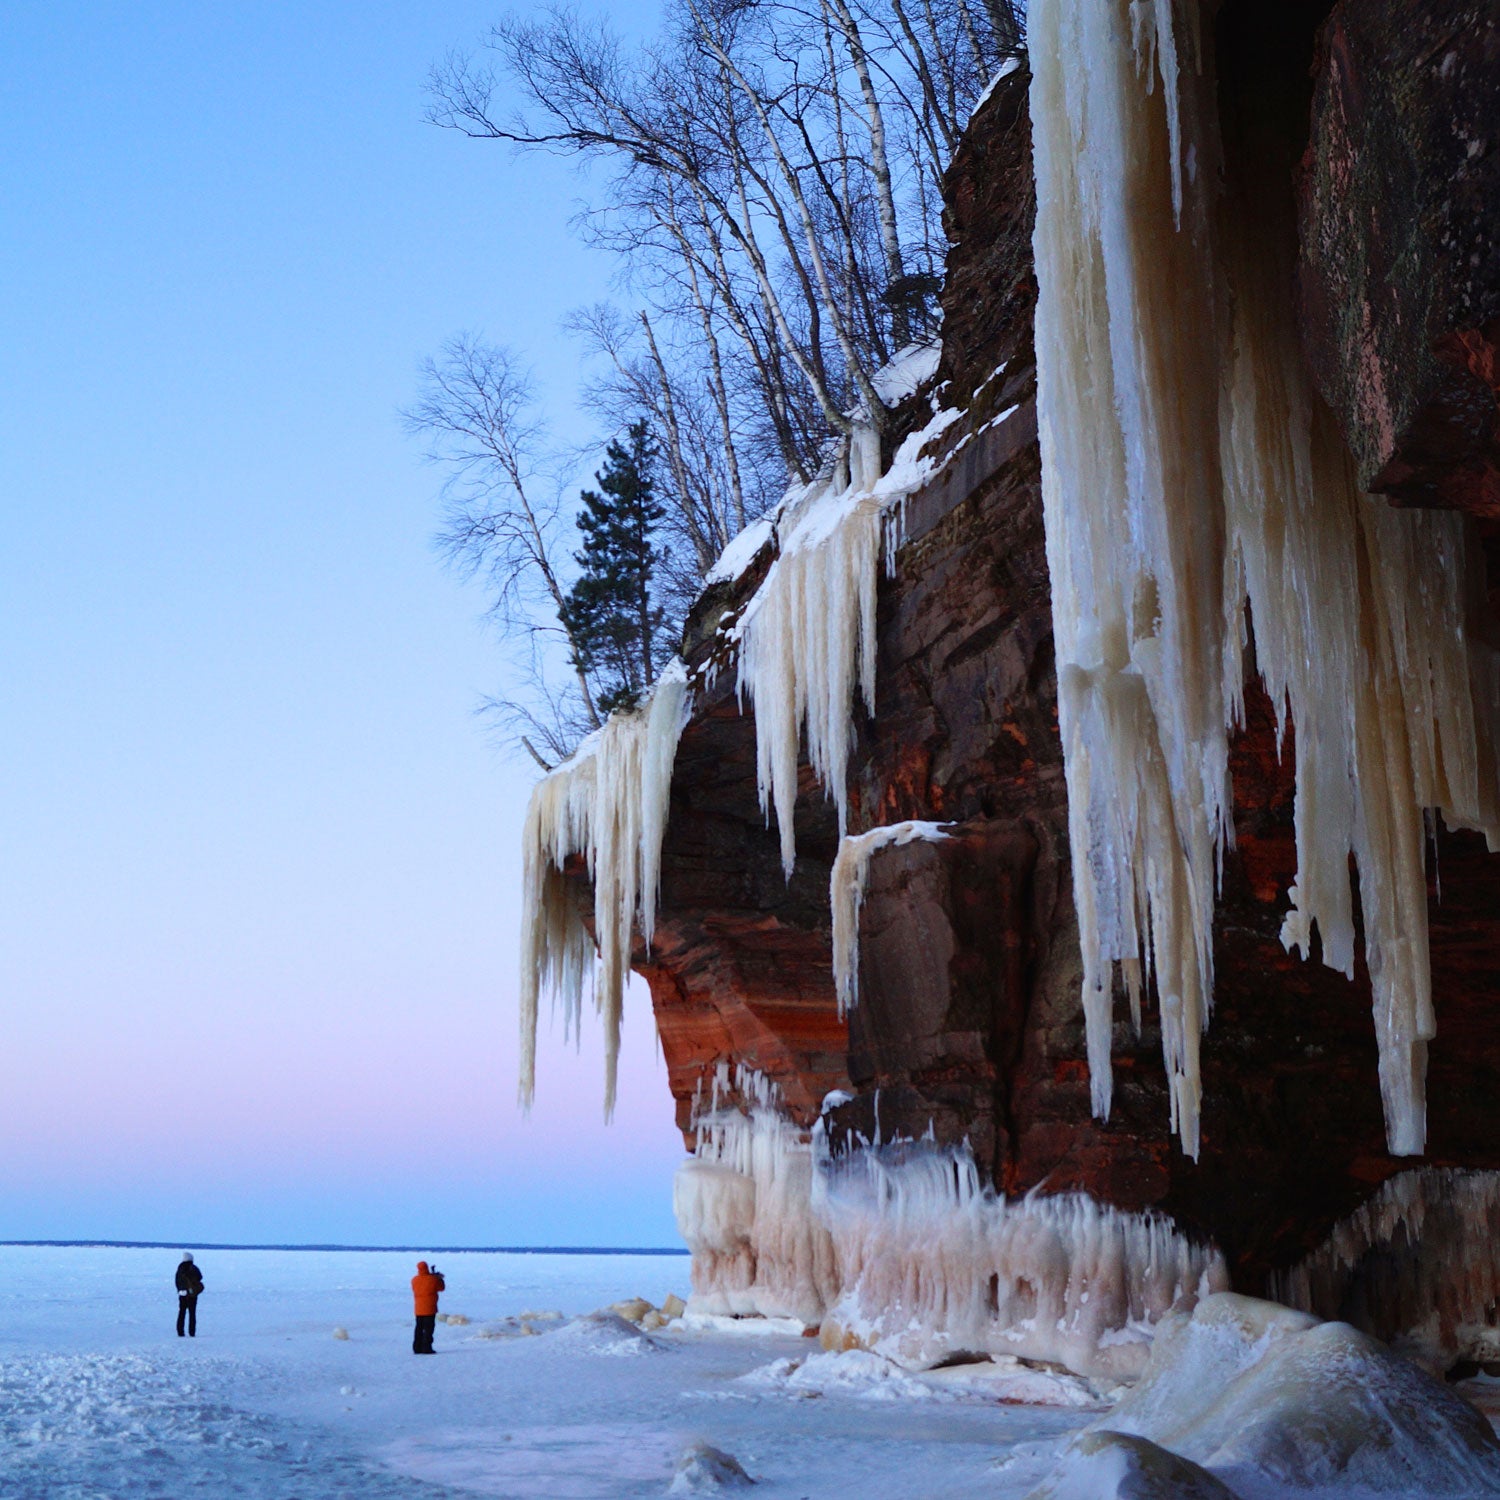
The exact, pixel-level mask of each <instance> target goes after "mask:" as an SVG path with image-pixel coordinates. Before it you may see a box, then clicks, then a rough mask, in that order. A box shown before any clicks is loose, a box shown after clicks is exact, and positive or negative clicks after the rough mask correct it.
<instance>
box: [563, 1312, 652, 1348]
mask: <svg viewBox="0 0 1500 1500" xmlns="http://www.w3.org/2000/svg"><path fill="white" fill-rule="evenodd" d="M552 1339H553V1341H554V1342H556V1343H564V1344H569V1345H572V1346H573V1347H574V1348H575V1349H577V1351H578V1352H579V1353H581V1354H611V1355H638V1354H659V1353H660V1352H661V1350H662V1348H663V1346H662V1345H661V1344H659V1343H658V1342H657V1341H656V1340H655V1339H654V1338H652V1337H651V1336H650V1335H649V1334H645V1333H642V1332H641V1330H640V1329H639V1328H637V1327H635V1325H634V1324H632V1323H627V1322H626V1321H625V1319H624V1318H622V1317H620V1315H619V1314H618V1313H612V1312H605V1311H601V1312H592V1313H585V1314H584V1315H583V1317H581V1318H574V1319H573V1320H572V1322H570V1323H565V1324H564V1325H563V1326H562V1327H561V1328H559V1329H558V1330H557V1332H556V1333H554V1334H553V1335H552Z"/></svg>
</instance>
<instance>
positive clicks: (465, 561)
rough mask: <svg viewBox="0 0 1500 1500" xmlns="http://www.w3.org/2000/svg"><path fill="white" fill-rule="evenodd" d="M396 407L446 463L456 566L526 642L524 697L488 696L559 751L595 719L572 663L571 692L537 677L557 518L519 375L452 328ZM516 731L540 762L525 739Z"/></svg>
mask: <svg viewBox="0 0 1500 1500" xmlns="http://www.w3.org/2000/svg"><path fill="white" fill-rule="evenodd" d="M403 417H404V423H405V426H406V429H407V431H408V432H409V433H411V434H412V435H413V436H417V437H422V438H424V439H426V440H427V442H428V449H427V457H428V459H429V461H430V462H432V463H435V464H438V465H440V466H441V467H442V468H444V469H445V470H446V471H447V479H446V480H445V482H444V485H443V498H444V503H445V509H446V521H445V525H444V527H443V530H442V531H441V533H440V534H439V538H438V540H439V545H440V546H441V547H442V549H443V551H444V552H445V554H446V555H447V557H448V558H449V560H450V561H451V562H452V563H453V564H454V565H455V566H456V567H457V568H458V569H459V570H460V572H462V573H463V574H465V575H467V576H470V577H473V576H480V577H482V578H483V579H484V581H485V582H486V583H487V584H488V586H489V589H490V592H491V598H492V603H491V606H490V608H491V612H492V614H493V615H494V617H495V618H496V620H497V621H498V622H499V624H500V626H501V628H502V629H503V630H504V631H505V632H506V633H507V634H508V635H511V636H513V637H515V636H519V637H523V638H524V639H525V640H526V642H527V645H528V657H529V660H528V665H527V670H526V672H525V674H524V676H525V682H526V688H527V690H528V693H529V695H530V696H531V697H532V698H533V699H534V700H535V701H534V702H533V703H530V704H528V703H527V701H526V698H525V697H520V698H516V699H497V700H495V701H494V704H493V706H494V707H495V708H496V709H498V710H499V711H500V712H501V713H502V715H503V716H505V717H506V718H507V719H508V720H511V721H514V722H517V723H522V724H525V725H526V726H527V727H529V728H530V729H531V730H532V731H533V732H534V733H536V734H537V735H538V736H539V737H540V738H541V739H542V741H543V744H544V745H545V747H546V749H547V750H548V752H549V753H550V754H551V755H552V756H553V758H554V760H556V759H560V758H562V757H563V756H565V755H567V754H568V753H570V752H571V750H572V747H573V745H574V744H576V743H577V740H578V738H579V737H580V735H581V734H582V733H584V732H586V731H587V730H588V729H590V728H594V727H597V726H598V724H599V722H600V718H599V713H598V710H597V709H596V708H595V705H594V694H593V691H592V687H591V685H590V683H589V680H588V677H587V675H586V674H585V673H584V672H583V671H582V670H581V669H579V668H577V667H576V666H575V667H574V669H573V691H572V692H571V693H559V692H558V691H557V690H556V689H555V688H553V687H552V685H551V684H550V682H549V681H548V678H547V668H548V666H549V656H550V654H551V653H549V651H548V649H547V646H548V642H549V640H550V641H552V642H554V643H555V644H556V645H558V646H563V647H567V646H570V645H571V643H570V642H569V640H568V632H567V627H566V620H567V594H568V589H567V580H566V579H565V577H564V575H563V572H562V567H563V565H564V563H565V560H566V551H565V549H564V547H563V545H562V539H561V534H562V531H563V527H564V522H565V518H564V516H563V514H562V491H561V488H560V487H559V486H558V485H557V483H556V481H555V478H554V476H553V475H552V474H551V473H549V469H550V468H552V467H553V459H552V455H551V454H550V453H549V451H548V445H547V438H546V430H545V427H544V425H543V424H542V422H541V421H540V420H539V419H538V417H537V416H536V413H535V400H534V396H533V392H532V387H531V381H530V378H529V377H528V376H527V375H526V373H525V372H524V371H522V370H520V369H518V368H517V365H516V363H515V360H514V357H513V356H512V355H511V354H510V352H509V351H508V350H506V349H502V348H496V347H494V346H492V345H488V344H485V343H483V342H481V341H480V340H479V339H477V338H475V337H472V336H470V335H460V336H459V337H457V338H454V339H450V340H449V342H448V343H447V344H446V345H444V347H443V352H442V355H441V357H440V358H438V359H429V360H426V361H425V362H424V363H423V365H422V372H421V389H420V392H419V395H418V398H417V401H416V403H415V404H414V405H413V406H412V407H411V408H410V409H409V410H408V411H406V412H405V413H404V414H403ZM538 705H540V707H538ZM522 739H523V743H525V745H526V748H527V749H528V750H529V751H530V752H531V754H532V755H533V756H535V757H536V758H537V759H538V760H540V761H542V762H543V764H546V760H545V758H544V757H543V756H542V755H541V754H539V753H538V751H537V750H536V748H535V746H534V745H533V744H532V743H531V740H530V738H529V737H528V736H526V735H524V734H523V736H522Z"/></svg>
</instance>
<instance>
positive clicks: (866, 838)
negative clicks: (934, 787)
mask: <svg viewBox="0 0 1500 1500" xmlns="http://www.w3.org/2000/svg"><path fill="white" fill-rule="evenodd" d="M947 837H948V835H947V833H945V832H944V829H943V825H942V824H941V823H924V822H919V821H917V820H915V819H912V820H910V821H908V822H905V823H887V824H885V825H884V826H882V827H880V828H871V829H869V830H868V831H867V832H865V833H851V834H846V835H845V836H844V838H843V840H842V841H841V842H840V844H839V852H838V855H837V857H836V858H835V859H834V862H833V874H832V876H831V877H830V879H829V883H828V902H829V906H830V908H831V909H832V912H833V982H834V988H835V990H836V991H837V994H838V1002H839V1014H840V1015H841V1016H842V1015H843V1014H845V1012H846V1011H848V1009H849V1007H850V1006H852V1005H853V1004H854V1002H855V1000H856V999H858V998H859V909H860V906H861V904H862V903H863V901H864V898H865V879H866V877H867V876H868V875H869V873H870V861H871V859H873V858H874V856H875V855H876V853H877V852H878V851H879V850H881V849H884V848H887V847H888V846H891V845H894V846H895V847H896V848H900V847H901V846H902V845H903V844H910V843H912V842H913V841H914V840H916V839H945V838H947Z"/></svg>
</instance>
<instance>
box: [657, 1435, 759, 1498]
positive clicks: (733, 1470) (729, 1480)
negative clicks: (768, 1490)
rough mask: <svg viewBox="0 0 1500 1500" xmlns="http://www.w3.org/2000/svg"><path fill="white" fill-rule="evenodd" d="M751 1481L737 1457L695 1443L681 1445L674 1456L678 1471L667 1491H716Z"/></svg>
mask: <svg viewBox="0 0 1500 1500" xmlns="http://www.w3.org/2000/svg"><path fill="white" fill-rule="evenodd" d="M754 1483H755V1481H754V1480H753V1479H752V1478H751V1477H750V1476H749V1475H748V1474H747V1473H746V1472H745V1471H744V1469H743V1468H742V1467H741V1466H740V1462H739V1460H738V1459H737V1458H733V1457H731V1455H729V1454H728V1453H723V1452H721V1451H720V1450H719V1449H718V1448H712V1447H710V1446H709V1445H708V1444H707V1443H694V1444H693V1446H692V1447H691V1448H684V1449H683V1452H682V1457H681V1458H679V1459H678V1460H677V1472H676V1474H674V1475H673V1476H672V1482H671V1484H669V1485H668V1486H667V1493H668V1494H669V1495H717V1494H719V1493H720V1492H721V1491H723V1490H743V1489H748V1488H749V1487H750V1486H751V1485H752V1484H754Z"/></svg>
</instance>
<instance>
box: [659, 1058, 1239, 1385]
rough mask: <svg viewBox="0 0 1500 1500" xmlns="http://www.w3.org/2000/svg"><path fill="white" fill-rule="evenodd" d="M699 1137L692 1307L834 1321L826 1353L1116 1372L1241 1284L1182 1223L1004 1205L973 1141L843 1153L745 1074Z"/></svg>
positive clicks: (681, 1207)
mask: <svg viewBox="0 0 1500 1500" xmlns="http://www.w3.org/2000/svg"><path fill="white" fill-rule="evenodd" d="M695 1130H696V1135H697V1145H696V1149H695V1151H694V1154H693V1155H692V1156H691V1157H690V1158H689V1159H688V1160H687V1161H686V1162H685V1163H684V1164H683V1165H682V1167H681V1168H679V1170H678V1173H677V1178H676V1181H675V1183H674V1185H673V1206H674V1208H675V1209H676V1213H677V1225H678V1228H679V1230H680V1231H681V1233H682V1237H683V1239H684V1240H686V1241H687V1243H688V1246H689V1247H690V1248H691V1250H692V1252H693V1297H692V1300H691V1302H690V1303H689V1312H690V1313H692V1314H694V1315H701V1314H740V1315H744V1314H761V1315H763V1316H769V1317H785V1316H792V1317H795V1318H797V1319H799V1320H800V1321H801V1322H803V1323H805V1324H817V1323H821V1325H822V1332H823V1339H824V1343H825V1345H827V1346H828V1347H830V1348H843V1347H864V1348H869V1349H873V1350H874V1351H876V1352H877V1353H879V1354H881V1355H883V1356H885V1357H887V1358H890V1359H894V1360H896V1361H897V1362H899V1363H900V1364H902V1365H904V1366H906V1367H908V1368H921V1367H924V1366H928V1365H932V1364H935V1363H937V1362H938V1361H940V1360H942V1359H944V1358H946V1357H947V1356H949V1355H951V1354H954V1353H956V1352H959V1351H968V1352H971V1353H988V1354H992V1355H996V1356H1020V1357H1024V1358H1028V1359H1040V1360H1052V1361H1056V1362H1057V1363H1059V1364H1064V1365H1066V1366H1067V1367H1068V1368H1069V1369H1070V1370H1074V1371H1077V1372H1079V1373H1080V1374H1084V1375H1093V1376H1100V1377H1104V1378H1108V1379H1119V1378H1122V1377H1127V1376H1131V1375H1135V1374H1138V1373H1139V1372H1140V1370H1141V1369H1142V1367H1143V1366H1144V1364H1145V1360H1146V1353H1147V1350H1148V1348H1149V1345H1150V1340H1151V1335H1152V1330H1153V1328H1154V1326H1155V1325H1156V1323H1157V1322H1158V1321H1159V1320H1160V1319H1161V1318H1163V1317H1164V1316H1166V1314H1167V1313H1169V1312H1171V1311H1173V1310H1180V1309H1182V1308H1188V1307H1191V1306H1192V1305H1193V1304H1194V1302H1195V1301H1196V1300H1197V1299H1198V1298H1199V1297H1202V1296H1205V1295H1207V1294H1208V1293H1210V1292H1214V1291H1218V1290H1221V1289H1222V1288H1223V1287H1224V1286H1226V1285H1227V1281H1228V1278H1227V1272H1226V1270H1225V1267H1224V1262H1223V1258H1222V1257H1221V1256H1220V1255H1219V1253H1218V1252H1217V1251H1216V1250H1214V1249H1212V1248H1207V1247H1203V1246H1200V1245H1197V1244H1194V1243H1193V1242H1192V1241H1191V1240H1189V1239H1188V1238H1187V1237H1186V1236H1185V1235H1183V1234H1181V1233H1179V1232H1178V1231H1177V1230H1176V1228H1175V1227H1174V1226H1173V1225H1172V1223H1171V1222H1170V1220H1167V1219H1164V1218H1161V1217H1159V1216H1157V1215H1152V1214H1130V1213H1122V1212H1120V1211H1118V1210H1116V1209H1113V1208H1108V1207H1104V1206H1101V1205H1100V1204H1098V1203H1096V1202H1094V1200H1093V1199H1091V1198H1089V1197H1088V1196H1087V1195H1086V1194H1082V1193H1070V1194H1060V1195H1057V1196H1054V1197H1042V1196H1040V1195H1037V1194H1032V1195H1030V1196H1028V1197H1026V1198H1023V1199H1019V1200H1015V1201H1009V1200H1006V1199H1004V1198H1000V1197H997V1196H996V1195H995V1194H994V1193H993V1192H990V1191H988V1190H986V1189H984V1188H982V1187H981V1185H980V1181H979V1172H978V1169H977V1168H976V1166H975V1164H974V1160H973V1157H972V1156H971V1155H970V1153H969V1151H968V1150H967V1148H950V1147H939V1146H937V1145H935V1144H933V1143H932V1142H930V1141H900V1142H895V1143H892V1144H887V1145H884V1146H881V1145H857V1146H856V1147H855V1148H854V1149H853V1150H851V1151H849V1152H848V1153H846V1154H842V1155H839V1156H832V1155H830V1153H829V1151H828V1149H827V1144H826V1137H825V1135H824V1133H823V1129H822V1126H821V1125H819V1126H816V1127H814V1129H813V1131H812V1132H811V1135H810V1138H809V1133H808V1132H805V1131H803V1130H800V1129H799V1128H798V1127H797V1126H796V1125H795V1124H794V1123H793V1122H792V1121H791V1120H790V1119H789V1118H788V1117H787V1114H786V1111H785V1109H784V1106H783V1105H782V1103H781V1101H780V1098H779V1094H778V1091H777V1090H776V1089H775V1087H774V1086H773V1085H771V1084H770V1083H768V1082H767V1080H766V1079H765V1078H763V1077H762V1076H760V1075H759V1074H757V1073H754V1072H753V1071H751V1070H748V1069H744V1068H740V1069H736V1070H735V1072H734V1073H733V1074H731V1073H730V1071H729V1069H728V1068H727V1066H724V1065H720V1067H719V1068H718V1070H717V1071H716V1074H715V1077H714V1081H713V1085H712V1088H711V1089H710V1091H709V1094H708V1097H707V1098H706V1099H705V1098H702V1097H700V1099H699V1101H698V1104H697V1106H696V1108H695Z"/></svg>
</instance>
